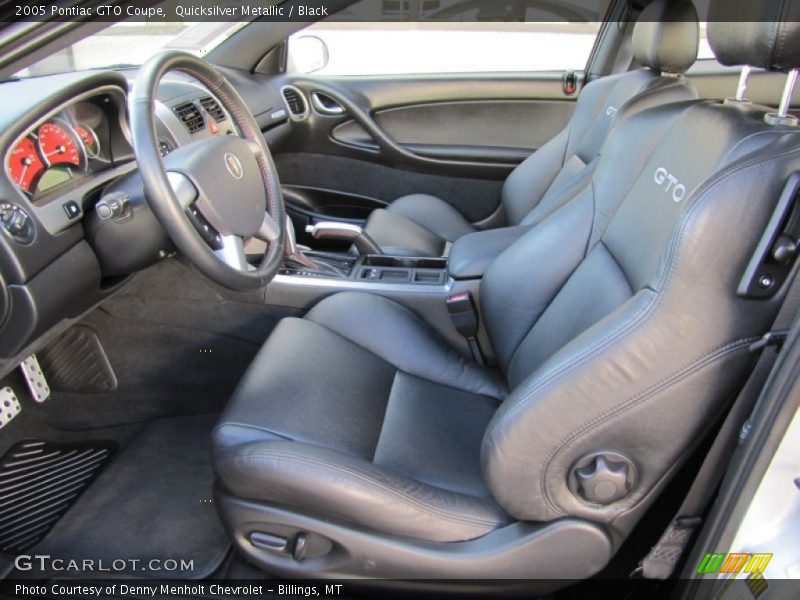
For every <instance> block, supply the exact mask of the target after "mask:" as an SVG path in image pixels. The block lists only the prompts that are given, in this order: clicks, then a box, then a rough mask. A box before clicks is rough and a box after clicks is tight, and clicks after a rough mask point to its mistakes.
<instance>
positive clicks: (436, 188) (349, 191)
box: [275, 152, 503, 221]
mask: <svg viewBox="0 0 800 600" xmlns="http://www.w3.org/2000/svg"><path fill="white" fill-rule="evenodd" d="M275 164H276V166H277V167H278V173H279V176H280V179H281V184H282V185H283V186H285V187H291V188H299V189H302V190H303V191H304V194H305V195H306V196H307V197H313V198H315V200H314V201H313V203H311V202H304V203H303V206H301V207H302V208H306V209H309V208H310V209H311V210H316V212H318V213H319V215H320V216H324V217H334V218H336V217H340V218H361V219H362V220H363V219H365V218H366V217H367V215H368V214H369V209H370V204H369V202H370V201H371V202H372V203H373V204H372V205H371V206H372V207H373V208H374V207H379V206H385V205H386V204H388V203H389V202H391V201H392V200H395V199H397V198H399V197H400V196H404V195H406V194H415V193H425V194H432V195H434V196H439V197H440V198H443V199H447V200H448V201H449V202H451V203H452V204H453V206H455V207H456V208H457V209H458V210H460V211H461V212H462V213H463V214H464V215H465V216H466V217H467V218H468V219H470V220H472V221H477V220H480V219H483V218H485V217H487V216H489V214H491V213H492V212H493V211H494V210H495V208H496V206H497V203H498V201H499V198H500V188H501V187H502V185H503V182H502V180H491V179H470V178H461V177H448V176H443V175H431V174H427V173H416V172H413V171H406V170H403V169H395V168H392V167H387V166H385V165H382V164H380V163H379V162H373V161H366V160H361V159H358V158H352V157H345V156H337V155H334V154H318V153H306V152H284V153H280V154H277V155H276V156H275ZM347 195H353V196H357V197H358V200H357V201H355V200H353V201H352V202H351V206H350V210H347V211H346V212H345V209H344V207H345V206H347V204H348V198H347ZM294 200H295V202H296V199H294ZM292 201H293V198H292V197H291V196H290V197H289V198H288V202H290V203H291V202H292ZM326 203H327V204H329V205H330V207H328V206H326ZM359 207H361V208H360V211H359Z"/></svg>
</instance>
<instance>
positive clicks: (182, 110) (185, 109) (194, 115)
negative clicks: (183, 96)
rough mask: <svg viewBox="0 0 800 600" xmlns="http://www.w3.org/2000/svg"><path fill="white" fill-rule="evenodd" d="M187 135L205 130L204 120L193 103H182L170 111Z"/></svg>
mask: <svg viewBox="0 0 800 600" xmlns="http://www.w3.org/2000/svg"><path fill="white" fill-rule="evenodd" d="M172 110H173V111H175V114H176V115H177V116H178V118H179V119H180V120H181V123H183V126H184V127H186V131H188V132H189V133H197V132H198V131H200V130H201V129H203V128H205V126H206V120H205V117H203V114H202V113H201V112H200V109H199V108H198V107H197V105H196V104H195V103H194V102H184V103H183V104H179V105H178V106H176V107H175V108H173V109H172Z"/></svg>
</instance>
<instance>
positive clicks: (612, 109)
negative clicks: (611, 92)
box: [606, 106, 619, 117]
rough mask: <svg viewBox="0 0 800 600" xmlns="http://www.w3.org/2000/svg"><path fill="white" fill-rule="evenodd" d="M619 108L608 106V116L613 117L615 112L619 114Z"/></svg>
mask: <svg viewBox="0 0 800 600" xmlns="http://www.w3.org/2000/svg"><path fill="white" fill-rule="evenodd" d="M618 110H619V109H618V108H617V107H615V106H609V107H608V108H606V116H607V117H613V116H614V115H615V114H617V111H618Z"/></svg>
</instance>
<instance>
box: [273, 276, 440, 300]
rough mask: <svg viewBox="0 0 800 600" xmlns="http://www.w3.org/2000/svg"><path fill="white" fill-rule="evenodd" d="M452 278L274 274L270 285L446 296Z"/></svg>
mask: <svg viewBox="0 0 800 600" xmlns="http://www.w3.org/2000/svg"><path fill="white" fill-rule="evenodd" d="M454 283H455V282H454V280H453V279H452V278H448V280H447V283H446V284H445V285H415V284H402V283H397V284H394V283H371V282H366V281H354V280H352V279H333V278H330V279H328V278H323V277H300V276H296V275H280V274H279V275H276V276H275V278H274V279H273V280H272V282H271V283H270V285H275V284H280V285H287V286H290V287H298V286H301V287H308V288H322V289H327V290H341V291H344V290H356V291H362V292H366V291H370V292H384V293H388V292H393V293H407V294H416V295H419V294H426V295H428V294H430V295H440V296H446V295H448V294H449V293H450V291H451V290H452V289H453V284H454Z"/></svg>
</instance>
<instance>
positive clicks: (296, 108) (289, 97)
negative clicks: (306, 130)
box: [281, 85, 308, 119]
mask: <svg viewBox="0 0 800 600" xmlns="http://www.w3.org/2000/svg"><path fill="white" fill-rule="evenodd" d="M281 93H282V94H283V99H284V100H285V101H286V107H287V108H288V109H289V112H290V113H292V117H293V118H295V119H304V118H305V117H307V116H308V104H307V103H306V98H305V96H303V93H302V92H301V91H300V90H298V89H297V88H296V87H294V86H290V85H287V86H286V87H284V88H283V89H282V90H281Z"/></svg>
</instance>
